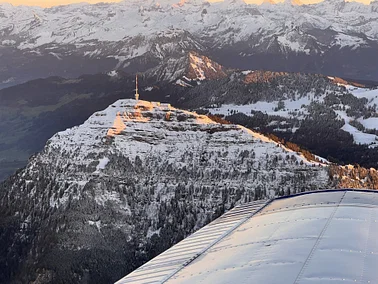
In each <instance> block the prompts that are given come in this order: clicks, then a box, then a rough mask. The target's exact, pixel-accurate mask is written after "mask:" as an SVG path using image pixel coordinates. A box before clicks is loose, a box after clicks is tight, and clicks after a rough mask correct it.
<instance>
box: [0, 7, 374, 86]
mask: <svg viewBox="0 0 378 284" xmlns="http://www.w3.org/2000/svg"><path fill="white" fill-rule="evenodd" d="M174 3H178V1H171V2H169V3H165V2H164V3H161V4H160V5H158V6H157V5H156V2H155V1H149V2H147V3H146V4H144V5H143V6H142V7H141V6H140V5H139V3H137V2H135V1H125V2H120V3H115V4H96V5H89V4H88V5H85V4H80V5H68V6H59V7H53V8H49V9H41V8H36V9H33V8H30V7H9V6H4V5H3V6H1V7H2V8H0V10H1V12H0V13H1V15H2V16H1V19H2V21H1V23H0V35H1V36H2V38H3V40H2V41H1V42H0V53H1V54H3V57H2V58H3V59H4V67H3V68H2V69H1V70H0V82H1V85H0V88H4V87H6V86H10V85H14V84H17V83H20V82H24V81H27V80H30V79H35V78H38V77H47V76H51V75H57V76H63V77H64V76H65V77H78V76H80V75H81V74H85V73H100V72H108V71H111V70H114V69H121V70H125V71H128V72H132V73H135V72H137V71H138V72H144V71H146V70H147V69H149V68H153V67H156V66H157V65H158V64H159V63H161V62H162V61H164V60H166V59H168V58H170V57H175V56H177V55H178V54H182V53H183V52H187V51H189V50H193V51H196V52H199V53H202V54H205V55H207V56H208V57H211V58H214V59H215V60H216V61H218V62H219V63H221V64H222V65H225V66H226V67H231V68H239V69H250V68H252V69H265V70H272V71H291V72H293V71H295V72H311V73H323V74H326V75H332V76H339V77H349V78H356V79H366V80H377V79H378V74H377V73H376V70H375V67H374V66H375V65H376V64H375V63H377V62H375V60H374V54H375V53H376V51H377V50H378V34H377V33H376V31H377V30H378V27H377V26H376V25H377V24H376V21H375V18H376V13H377V11H378V6H377V5H378V4H377V3H378V2H373V3H372V4H370V5H369V6H365V5H363V4H358V3H350V2H348V3H339V2H332V1H326V2H322V3H319V4H314V5H292V4H290V3H281V4H276V5H265V4H264V5H261V6H257V5H252V4H251V5H249V4H245V3H241V2H240V1H239V2H232V1H231V2H230V3H228V2H227V3H226V2H225V3H222V2H220V3H205V2H204V3H202V2H201V1H200V2H198V1H196V2H194V3H192V2H184V4H183V5H181V6H179V7H177V8H174V7H172V4H174ZM272 11H273V12H274V13H271V12H272ZM219 15H220V16H219ZM273 15H274V16H273ZM294 15H296V16H295V17H294ZM335 19H337V21H336V20H335ZM125 23H126V24H125ZM188 23H189V24H188ZM349 23H351V24H349ZM361 51H363V52H361ZM48 60H49V61H50V62H51V63H54V64H49V63H48V62H47V61H48ZM311 62H313V63H314V62H315V64H312V65H311V64H310V63H311ZM55 63H56V64H55ZM374 64H375V65H374ZM72 66H75V68H73V67H72ZM78 66H80V68H77V67H78ZM30 74H32V75H30Z"/></svg>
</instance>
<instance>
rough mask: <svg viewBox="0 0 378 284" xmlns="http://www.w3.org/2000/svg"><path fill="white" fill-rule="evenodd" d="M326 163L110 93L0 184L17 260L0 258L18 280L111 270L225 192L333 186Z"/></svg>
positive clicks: (197, 217)
mask: <svg viewBox="0 0 378 284" xmlns="http://www.w3.org/2000/svg"><path fill="white" fill-rule="evenodd" d="M328 170H329V165H328V164H322V163H319V162H311V161H308V160H306V159H305V158H304V157H303V156H301V155H300V154H298V153H296V152H293V151H291V150H288V149H286V148H285V147H283V146H280V145H279V144H277V143H275V142H273V141H272V140H270V139H268V138H267V137H265V136H263V135H260V134H258V133H255V132H253V131H250V130H247V129H246V128H244V127H241V126H238V125H232V124H224V125H223V124H219V123H216V122H214V121H212V120H210V119H209V118H208V117H207V116H202V115H198V114H196V113H193V112H188V111H184V110H180V109H176V108H174V107H172V106H170V105H168V104H162V103H157V102H148V101H138V102H137V101H135V100H119V101H117V102H115V103H113V104H112V105H110V106H109V107H108V108H106V109H105V110H103V111H99V112H96V113H94V114H93V115H92V116H91V117H90V118H89V119H88V120H87V121H86V122H85V123H84V124H82V125H80V126H77V127H74V128H71V129H67V130H66V131H63V132H60V133H57V134H56V135H54V136H53V137H52V138H51V139H50V140H49V141H48V142H47V144H46V147H45V148H44V150H43V151H42V152H41V153H39V154H37V155H35V156H33V157H31V159H30V161H29V164H28V165H27V167H26V168H25V169H23V170H21V171H19V172H17V173H16V174H15V175H14V176H12V177H11V178H9V179H8V180H7V181H5V182H4V183H3V184H1V185H0V205H1V206H0V208H1V209H0V218H1V219H2V220H3V222H2V223H1V225H0V226H1V228H2V230H0V232H1V233H0V236H1V237H0V241H1V243H0V245H2V246H3V247H9V248H11V249H10V251H9V252H8V255H11V256H12V257H15V258H17V259H20V260H21V262H17V263H21V264H25V266H23V267H25V270H24V268H21V267H20V266H18V264H14V263H9V262H6V263H5V262H2V261H1V260H0V268H1V271H5V272H7V273H8V272H9V274H6V275H15V274H12V273H11V272H12V271H13V272H14V271H18V272H17V273H18V274H17V276H19V277H25V278H24V279H26V280H25V281H26V282H27V279H31V278H33V277H37V278H39V279H42V280H41V282H40V283H49V281H50V280H51V279H60V280H61V281H66V282H69V283H73V282H77V281H84V280H83V279H87V280H85V281H87V282H86V283H93V282H96V281H98V279H99V278H98V277H100V276H101V279H102V280H101V281H102V283H110V282H114V281H116V280H117V279H119V278H121V277H122V276H124V275H126V274H127V273H128V272H130V271H131V270H133V269H134V268H135V267H136V266H138V265H140V264H142V263H143V262H145V261H146V260H148V259H150V258H151V257H153V256H155V255H156V254H157V253H158V252H160V251H162V250H164V249H165V248H167V247H169V246H171V245H172V244H174V243H175V242H177V241H179V240H180V239H181V238H183V237H185V236H187V235H188V234H190V233H192V232H193V231H194V230H197V229H198V228H200V227H202V226H203V225H205V224H206V223H208V222H209V221H210V220H213V219H214V218H215V217H217V216H219V214H220V213H221V212H223V211H224V210H225V209H228V208H230V207H232V206H234V205H235V204H239V203H244V202H248V201H252V200H254V199H262V198H266V197H271V196H277V195H283V194H287V193H293V192H299V191H303V190H314V189H322V188H327V187H334V186H336V183H337V180H331V179H330V178H329V173H328ZM14 226H16V227H14ZM15 228H16V229H15ZM19 228H22V229H19ZM19 245H22V247H24V248H26V249H25V250H18V249H17V248H18V247H19ZM24 251H27V252H28V256H27V257H26V255H24V254H23V252H24ZM56 259H59V260H60V261H56ZM30 260H32V261H30ZM36 267H37V268H38V269H35V268H36ZM19 269H21V270H19ZM72 269H74V270H72ZM30 271H35V275H34V276H33V275H32V274H33V273H30ZM26 272H27V273H26ZM0 277H4V276H2V275H0ZM54 277H55V278H54ZM84 277H85V278H84ZM33 279H35V278H33ZM43 279H45V280H43ZM49 279H50V280H49ZM62 279H63V280H62ZM0 280H1V281H3V282H5V283H7V282H9V281H10V279H9V278H0ZM51 281H53V280H51Z"/></svg>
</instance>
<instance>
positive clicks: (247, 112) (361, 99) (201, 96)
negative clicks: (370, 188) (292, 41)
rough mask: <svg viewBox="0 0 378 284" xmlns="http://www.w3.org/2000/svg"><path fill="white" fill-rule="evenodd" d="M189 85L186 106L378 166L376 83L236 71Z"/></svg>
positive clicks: (345, 159)
mask: <svg viewBox="0 0 378 284" xmlns="http://www.w3.org/2000/svg"><path fill="white" fill-rule="evenodd" d="M188 89H189V90H188V91H187V92H186V93H185V95H183V96H182V98H181V99H180V101H179V103H180V105H182V106H185V107H186V108H190V109H196V110H201V111H202V110H205V111H206V113H207V112H210V113H211V114H216V115H220V116H222V117H225V118H226V119H227V120H229V121H232V122H233V123H238V124H242V125H244V126H247V127H249V128H252V129H256V130H258V131H262V132H263V133H266V134H267V133H274V134H275V135H277V136H278V137H280V138H284V139H285V140H287V141H291V142H295V143H297V144H299V145H301V146H303V147H305V148H307V149H309V150H311V151H312V152H314V153H316V154H317V155H320V156H323V157H328V158H330V159H332V160H333V161H338V163H340V162H344V163H351V164H354V163H359V164H363V165H364V166H365V167H374V168H377V167H378V163H377V158H378V120H377V118H378V108H377V106H378V89H377V87H376V86H373V85H372V86H366V85H363V84H360V83H356V82H347V81H345V80H343V79H340V78H335V77H327V76H323V75H314V74H302V73H286V72H270V71H234V72H231V74H230V75H228V76H226V77H224V78H222V79H219V80H216V81H205V82H203V83H202V84H200V85H198V86H196V87H195V88H188ZM351 153H352V154H351ZM357 157H360V158H358V159H357V160H356V158H357ZM362 157H364V158H362Z"/></svg>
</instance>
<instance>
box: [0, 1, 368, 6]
mask: <svg viewBox="0 0 378 284" xmlns="http://www.w3.org/2000/svg"><path fill="white" fill-rule="evenodd" d="M160 1H164V0H160ZM215 1H217V0H210V2H215ZM262 1H263V0H246V2H247V3H257V4H260V3H261V2H262ZM358 1H359V2H364V3H365V4H368V3H369V1H370V0H358ZM0 2H8V3H12V4H13V5H31V6H42V7H51V6H55V5H62V4H70V3H80V2H88V3H98V2H119V0H86V1H83V0H7V1H4V0H0ZM141 2H143V0H141ZM177 2H179V0H178V1H177ZM301 2H303V3H311V2H319V0H301Z"/></svg>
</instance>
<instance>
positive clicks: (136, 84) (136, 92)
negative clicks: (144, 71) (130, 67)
mask: <svg viewBox="0 0 378 284" xmlns="http://www.w3.org/2000/svg"><path fill="white" fill-rule="evenodd" d="M135 99H136V100H137V101H138V100H139V93H138V74H136V75H135Z"/></svg>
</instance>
